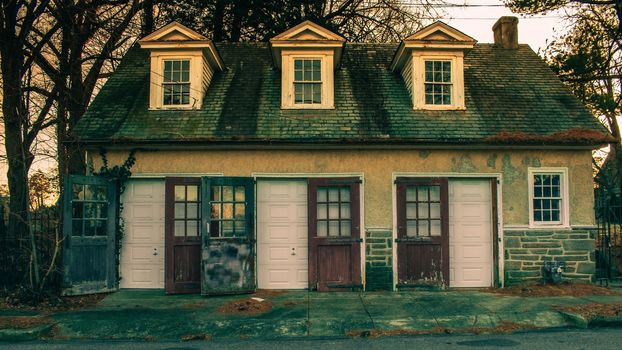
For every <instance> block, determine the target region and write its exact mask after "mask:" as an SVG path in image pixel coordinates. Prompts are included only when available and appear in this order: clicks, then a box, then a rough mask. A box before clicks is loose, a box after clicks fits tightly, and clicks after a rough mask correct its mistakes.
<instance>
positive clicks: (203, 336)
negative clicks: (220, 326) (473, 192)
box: [181, 334, 212, 341]
mask: <svg viewBox="0 0 622 350" xmlns="http://www.w3.org/2000/svg"><path fill="white" fill-rule="evenodd" d="M191 340H212V336H211V335H209V334H187V335H183V336H182V337H181V341H191Z"/></svg>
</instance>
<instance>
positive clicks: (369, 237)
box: [365, 229, 393, 291]
mask: <svg viewBox="0 0 622 350" xmlns="http://www.w3.org/2000/svg"><path fill="white" fill-rule="evenodd" d="M392 289H393V239H392V232H391V230H388V229H387V230H385V229H369V230H366V231H365V290H367V291H374V290H392Z"/></svg>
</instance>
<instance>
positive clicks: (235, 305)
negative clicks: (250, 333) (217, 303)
mask: <svg viewBox="0 0 622 350" xmlns="http://www.w3.org/2000/svg"><path fill="white" fill-rule="evenodd" d="M270 310H272V302H271V301H270V300H264V301H258V300H255V299H251V298H248V299H240V300H233V301H229V302H227V303H225V304H224V305H223V306H221V307H219V308H218V309H217V311H218V312H220V313H221V314H225V315H243V316H253V315H259V314H263V313H266V312H269V311H270Z"/></svg>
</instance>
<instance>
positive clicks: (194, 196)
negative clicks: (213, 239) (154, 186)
mask: <svg viewBox="0 0 622 350" xmlns="http://www.w3.org/2000/svg"><path fill="white" fill-rule="evenodd" d="M164 212H165V213H164V215H165V223H166V224H165V230H164V235H165V239H164V241H165V242H164V245H165V248H164V250H165V258H164V260H165V261H166V263H165V266H164V275H165V277H164V289H165V291H166V293H168V294H183V293H198V292H199V291H200V290H201V264H200V261H201V260H200V259H201V236H200V230H199V227H200V223H201V179H200V178H177V177H169V178H166V185H165V209H164Z"/></svg>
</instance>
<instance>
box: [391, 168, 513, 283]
mask: <svg viewBox="0 0 622 350" xmlns="http://www.w3.org/2000/svg"><path fill="white" fill-rule="evenodd" d="M398 177H408V178H429V177H445V178H447V179H448V180H451V179H452V178H455V179H460V178H467V179H468V178H471V179H482V180H490V181H491V184H496V198H493V203H492V204H493V205H495V206H496V211H497V213H496V214H497V215H496V216H495V215H494V213H493V230H492V231H493V233H494V232H496V233H497V237H494V236H493V252H495V249H494V248H495V246H496V248H497V249H496V255H495V254H494V253H493V264H496V265H497V271H496V274H495V275H493V276H492V277H493V279H492V280H493V283H495V284H496V285H498V286H499V287H501V288H503V287H504V286H505V279H504V274H505V273H504V271H505V268H504V259H503V251H504V246H503V239H504V238H503V230H502V228H503V174H502V173H454V172H437V173H433V172H432V173H431V172H420V173H417V172H393V173H392V176H391V186H392V191H391V197H392V204H393V229H392V237H391V239H392V240H393V241H395V239H396V238H397V186H396V183H395V180H397V178H398ZM495 240H496V241H495ZM495 243H496V244H495ZM392 261H393V290H394V291H395V290H396V288H395V286H396V285H397V282H398V278H397V273H398V271H397V254H396V250H395V249H393V259H392ZM493 273H494V272H493ZM495 281H496V282H495Z"/></svg>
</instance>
